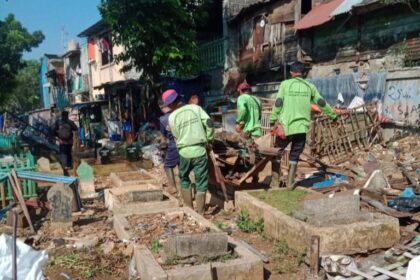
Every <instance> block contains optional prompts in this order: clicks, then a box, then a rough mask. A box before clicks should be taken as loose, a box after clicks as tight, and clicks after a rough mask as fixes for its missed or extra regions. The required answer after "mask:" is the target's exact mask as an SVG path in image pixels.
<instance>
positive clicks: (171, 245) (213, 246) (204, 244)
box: [163, 232, 228, 261]
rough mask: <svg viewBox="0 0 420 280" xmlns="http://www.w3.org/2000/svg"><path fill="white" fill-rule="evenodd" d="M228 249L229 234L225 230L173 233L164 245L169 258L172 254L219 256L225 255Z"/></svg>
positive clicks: (180, 255) (182, 256) (185, 256)
mask: <svg viewBox="0 0 420 280" xmlns="http://www.w3.org/2000/svg"><path fill="white" fill-rule="evenodd" d="M227 249H228V235H227V233H225V232H208V233H200V234H177V235H171V236H169V237H168V241H167V242H165V244H164V246H163V250H164V252H165V256H167V257H169V258H170V257H172V256H179V257H181V258H187V257H191V256H201V257H210V258H211V257H218V256H223V255H225V254H226V253H227ZM164 261H165V260H164Z"/></svg>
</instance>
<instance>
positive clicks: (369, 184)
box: [363, 170, 390, 194]
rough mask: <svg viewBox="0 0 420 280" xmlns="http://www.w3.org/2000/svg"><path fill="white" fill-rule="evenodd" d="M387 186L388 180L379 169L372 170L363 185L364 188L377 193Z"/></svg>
mask: <svg viewBox="0 0 420 280" xmlns="http://www.w3.org/2000/svg"><path fill="white" fill-rule="evenodd" d="M389 187H390V186H389V182H388V180H387V178H386V177H385V175H384V174H383V173H382V171H381V170H375V171H373V173H372V175H370V177H369V179H368V180H367V181H366V183H365V185H364V186H363V188H364V189H366V190H368V191H371V192H375V193H379V194H382V192H381V190H382V189H384V188H389Z"/></svg>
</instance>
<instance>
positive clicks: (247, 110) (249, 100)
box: [235, 81, 261, 137]
mask: <svg viewBox="0 0 420 280" xmlns="http://www.w3.org/2000/svg"><path fill="white" fill-rule="evenodd" d="M238 94H239V97H238V100H237V101H236V107H237V116H236V127H235V130H236V132H238V133H241V132H242V133H248V134H249V135H250V136H251V137H260V136H261V101H260V100H259V99H258V98H256V97H255V96H253V95H252V92H251V86H250V85H249V84H248V83H247V82H246V81H245V82H243V83H241V84H240V85H239V86H238Z"/></svg>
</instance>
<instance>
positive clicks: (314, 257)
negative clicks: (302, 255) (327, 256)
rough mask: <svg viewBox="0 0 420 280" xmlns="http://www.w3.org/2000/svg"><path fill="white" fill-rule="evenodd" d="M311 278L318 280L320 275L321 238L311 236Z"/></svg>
mask: <svg viewBox="0 0 420 280" xmlns="http://www.w3.org/2000/svg"><path fill="white" fill-rule="evenodd" d="M309 258H310V269H311V276H312V277H313V278H314V279H317V277H318V273H319V236H317V235H313V236H311V246H310V252H309Z"/></svg>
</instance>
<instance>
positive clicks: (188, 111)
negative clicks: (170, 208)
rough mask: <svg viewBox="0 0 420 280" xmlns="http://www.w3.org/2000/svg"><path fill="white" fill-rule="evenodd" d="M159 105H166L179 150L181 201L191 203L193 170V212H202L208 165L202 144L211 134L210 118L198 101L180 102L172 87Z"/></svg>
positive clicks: (211, 124)
mask: <svg viewBox="0 0 420 280" xmlns="http://www.w3.org/2000/svg"><path fill="white" fill-rule="evenodd" d="M163 106H168V107H169V108H170V109H171V110H172V113H171V114H170V116H169V128H170V130H171V132H172V135H173V136H174V138H175V141H176V146H177V148H178V152H179V178H180V180H181V195H182V199H183V200H184V203H185V205H187V206H188V207H190V208H193V207H192V192H191V190H192V187H191V181H190V178H189V174H190V173H191V171H193V172H194V177H195V185H196V191H197V193H196V195H195V201H196V205H197V212H198V213H200V214H203V213H204V204H205V201H206V192H207V188H208V167H207V150H206V146H207V144H209V143H210V142H211V141H213V138H214V128H213V122H212V120H211V119H210V117H209V115H207V113H206V112H205V111H204V110H203V109H202V108H201V107H200V106H198V105H195V104H187V105H183V104H182V102H181V101H180V98H179V96H178V93H177V92H176V91H175V90H172V91H171V93H170V95H168V97H167V98H166V100H165V102H164V104H163Z"/></svg>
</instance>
